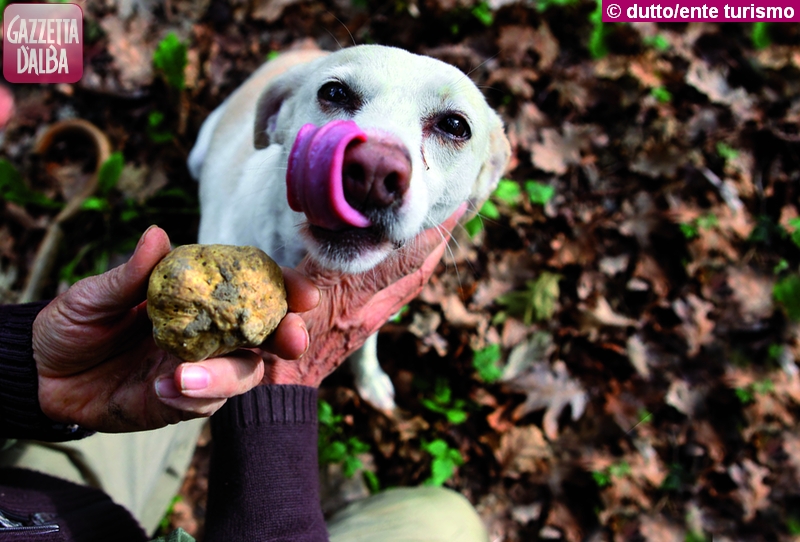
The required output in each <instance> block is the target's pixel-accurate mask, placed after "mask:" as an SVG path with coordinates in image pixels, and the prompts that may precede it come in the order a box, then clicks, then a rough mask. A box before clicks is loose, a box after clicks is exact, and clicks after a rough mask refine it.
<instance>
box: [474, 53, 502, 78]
mask: <svg viewBox="0 0 800 542" xmlns="http://www.w3.org/2000/svg"><path fill="white" fill-rule="evenodd" d="M499 55H500V53H495V54H493V55H492V56H490V57H489V58H487V59H486V60H484V61H483V62H481V63H480V64H478V65H477V66H475V67H474V68H472V69H471V70H470V71H468V72H467V74H466V75H467V77H469V76H470V75H472V72H474V71H475V70H477V69H478V68H480V67H481V66H483V65H484V64H486V63H487V62H489V61H490V60H494V59H495V58H497V57H498V56H499Z"/></svg>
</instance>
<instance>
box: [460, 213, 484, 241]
mask: <svg viewBox="0 0 800 542" xmlns="http://www.w3.org/2000/svg"><path fill="white" fill-rule="evenodd" d="M464 229H465V230H467V235H469V236H470V238H473V237H475V236H476V235H478V234H479V233H480V232H481V231H483V219H482V218H481V215H475V216H473V217H472V218H470V219H469V220H468V221H467V222H466V223H465V224H464Z"/></svg>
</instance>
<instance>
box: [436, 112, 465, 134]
mask: <svg viewBox="0 0 800 542" xmlns="http://www.w3.org/2000/svg"><path fill="white" fill-rule="evenodd" d="M436 127H437V128H438V129H439V130H441V131H442V132H444V133H446V134H448V135H450V136H452V137H454V138H456V139H469V138H470V136H472V132H470V129H469V124H467V121H466V120H465V119H464V117H462V116H460V115H448V116H446V117H444V118H443V119H442V120H440V121H439V122H438V123H437V124H436Z"/></svg>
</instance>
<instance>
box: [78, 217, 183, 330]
mask: <svg viewBox="0 0 800 542" xmlns="http://www.w3.org/2000/svg"><path fill="white" fill-rule="evenodd" d="M169 251H170V244H169V237H168V236H167V233H166V232H165V231H164V230H162V229H161V228H159V227H157V226H150V227H149V228H148V229H147V230H146V231H145V232H144V233H143V234H142V237H141V239H139V244H138V245H136V250H135V251H134V252H133V255H132V256H131V258H130V260H128V261H127V262H126V263H124V264H122V265H120V266H119V267H115V268H114V269H112V270H110V271H107V272H106V273H103V274H102V275H98V276H96V277H90V278H88V279H85V280H84V281H81V282H78V283H77V284H75V286H74V287H73V288H71V289H70V290H71V291H73V293H74V299H73V301H75V302H76V305H77V306H81V305H83V306H84V308H85V309H86V310H88V311H89V312H90V313H95V314H97V313H106V314H108V313H119V312H121V311H127V310H128V309H130V308H131V307H135V306H136V305H138V304H139V303H141V302H142V301H143V300H144V299H145V297H146V296H147V284H148V280H149V278H150V273H151V272H152V271H153V268H155V266H156V264H158V262H160V261H161V260H162V259H163V258H164V256H166V255H167V254H168V253H169ZM77 306H76V307H75V308H77Z"/></svg>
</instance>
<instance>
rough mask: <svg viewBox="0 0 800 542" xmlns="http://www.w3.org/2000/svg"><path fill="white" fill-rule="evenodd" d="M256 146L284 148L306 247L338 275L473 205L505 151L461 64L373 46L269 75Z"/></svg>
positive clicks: (492, 180)
mask: <svg viewBox="0 0 800 542" xmlns="http://www.w3.org/2000/svg"><path fill="white" fill-rule="evenodd" d="M254 143H255V146H256V148H265V147H267V146H270V145H281V146H282V148H283V150H282V152H283V153H284V158H285V159H286V163H287V166H288V167H287V178H286V182H287V191H288V197H289V202H290V205H291V206H292V208H293V209H294V210H295V211H302V212H304V213H305V215H306V218H307V223H306V225H305V226H304V231H303V235H304V237H305V241H306V246H307V248H308V250H309V252H310V253H311V255H312V257H315V258H316V259H317V260H319V261H321V262H322V263H324V264H325V265H327V266H329V267H332V268H337V269H340V270H342V271H345V272H359V271H364V270H366V269H370V268H371V267H373V266H374V265H377V264H378V263H379V262H380V261H381V260H383V259H384V258H385V257H386V256H387V255H388V254H389V252H390V251H391V250H393V249H394V248H396V247H398V246H400V245H402V244H403V243H404V242H406V241H408V240H410V239H412V238H413V237H414V236H415V235H417V234H418V233H419V232H420V231H422V230H423V229H424V228H427V227H431V226H435V225H438V224H440V223H441V222H442V221H444V219H446V218H447V217H448V216H449V215H450V214H452V213H453V212H454V211H455V210H456V209H457V208H458V207H459V205H461V204H462V203H463V202H465V201H469V202H471V203H472V204H473V205H477V204H479V203H480V202H481V201H483V200H484V199H485V198H486V197H487V196H488V195H489V193H490V192H491V190H492V189H493V188H494V186H495V185H496V183H497V181H498V179H499V177H500V175H502V173H503V170H504V169H505V167H506V164H507V162H508V158H509V145H508V141H507V139H506V136H505V134H504V132H503V126H502V122H501V120H500V118H499V117H498V116H497V114H496V113H495V112H494V111H493V110H492V109H491V108H490V107H489V106H488V105H487V103H486V101H485V99H484V98H483V96H482V94H481V93H480V91H479V90H478V89H477V87H476V86H475V85H474V84H473V83H472V81H470V80H469V78H468V77H467V76H466V75H465V74H464V73H462V72H461V71H460V70H458V69H457V68H455V67H453V66H450V65H448V64H445V63H443V62H440V61H438V60H435V59H432V58H429V57H423V56H418V55H414V54H411V53H408V52H406V51H403V50H401V49H395V48H390V47H381V46H371V45H363V46H358V47H352V48H349V49H344V50H341V51H339V52H336V53H333V54H330V55H327V56H324V57H322V58H319V59H317V60H315V61H312V62H310V63H308V64H305V65H302V66H298V67H295V68H293V69H292V70H290V71H288V72H287V73H285V74H283V75H281V76H280V77H278V78H276V79H275V80H274V82H273V83H272V84H271V85H270V86H269V87H268V88H267V89H266V90H265V91H264V92H263V94H262V95H261V97H260V99H259V102H258V106H257V112H256V123H255V134H254Z"/></svg>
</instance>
